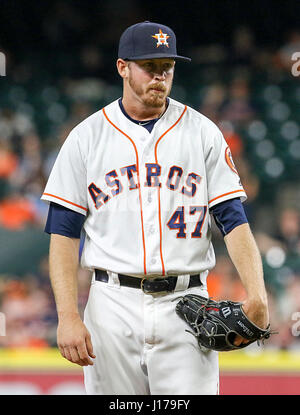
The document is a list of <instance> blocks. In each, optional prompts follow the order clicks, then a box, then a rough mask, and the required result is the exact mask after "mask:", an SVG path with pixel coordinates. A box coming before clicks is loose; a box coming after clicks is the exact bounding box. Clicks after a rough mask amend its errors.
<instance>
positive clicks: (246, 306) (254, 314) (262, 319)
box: [233, 300, 269, 346]
mask: <svg viewBox="0 0 300 415" xmlns="http://www.w3.org/2000/svg"><path fill="white" fill-rule="evenodd" d="M242 308H243V310H244V313H245V314H246V315H247V317H248V318H249V319H250V320H251V321H252V323H254V324H255V325H256V326H258V327H259V328H261V329H266V328H267V326H268V324H269V312H268V307H267V305H265V304H263V303H260V302H257V301H251V300H246V301H245V302H244V303H243V306H242ZM246 343H249V341H248V340H246V339H245V338H244V337H241V336H236V338H235V340H234V342H233V344H234V345H235V346H239V345H240V344H246Z"/></svg>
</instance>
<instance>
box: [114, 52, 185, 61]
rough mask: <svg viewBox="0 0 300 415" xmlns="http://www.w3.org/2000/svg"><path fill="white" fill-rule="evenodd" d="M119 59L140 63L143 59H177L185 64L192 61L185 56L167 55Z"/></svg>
mask: <svg viewBox="0 0 300 415" xmlns="http://www.w3.org/2000/svg"><path fill="white" fill-rule="evenodd" d="M119 58H121V59H128V60H130V61H138V60H142V59H159V58H171V59H176V60H179V61H185V62H190V61H191V60H192V59H191V58H187V57H185V56H180V55H169V54H166V53H152V54H151V55H150V54H148V55H141V56H127V57H126V58H122V56H119Z"/></svg>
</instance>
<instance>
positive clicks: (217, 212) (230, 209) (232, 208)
mask: <svg viewBox="0 0 300 415" xmlns="http://www.w3.org/2000/svg"><path fill="white" fill-rule="evenodd" d="M210 213H212V215H213V217H214V219H215V222H216V225H217V226H218V228H219V229H220V231H221V232H222V235H223V236H225V235H227V234H228V233H229V232H230V231H232V230H233V229H234V228H235V227H236V226H238V225H242V224H243V223H248V219H247V217H246V213H245V211H244V208H243V205H242V202H241V200H240V198H234V199H230V200H226V201H225V202H221V203H218V204H217V205H215V206H213V207H212V208H211V209H210Z"/></svg>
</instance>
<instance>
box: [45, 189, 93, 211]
mask: <svg viewBox="0 0 300 415" xmlns="http://www.w3.org/2000/svg"><path fill="white" fill-rule="evenodd" d="M44 195H45V196H51V197H55V198H56V199H59V200H62V201H63V202H67V203H70V205H73V206H76V207H79V208H80V209H83V210H85V211H86V212H87V211H88V210H87V208H85V207H83V206H80V205H76V203H73V202H70V201H69V200H67V199H63V198H62V197H59V196H56V195H52V194H50V193H43V196H44Z"/></svg>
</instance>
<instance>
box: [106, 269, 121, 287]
mask: <svg viewBox="0 0 300 415" xmlns="http://www.w3.org/2000/svg"><path fill="white" fill-rule="evenodd" d="M106 272H107V275H108V285H114V286H117V287H120V279H119V275H118V274H116V273H115V272H112V271H106Z"/></svg>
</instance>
